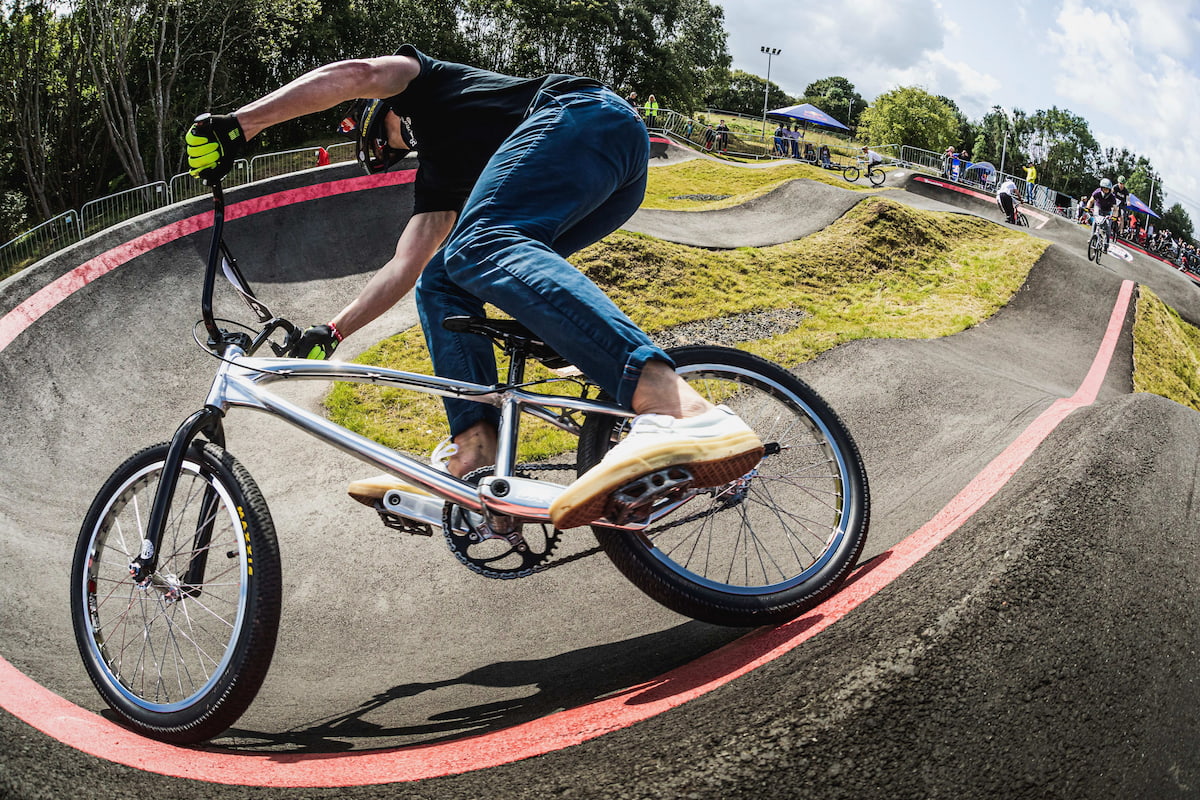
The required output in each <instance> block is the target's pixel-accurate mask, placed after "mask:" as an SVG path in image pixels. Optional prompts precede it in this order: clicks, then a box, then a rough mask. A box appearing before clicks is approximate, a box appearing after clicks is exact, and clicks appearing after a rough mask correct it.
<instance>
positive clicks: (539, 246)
mask: <svg viewBox="0 0 1200 800" xmlns="http://www.w3.org/2000/svg"><path fill="white" fill-rule="evenodd" d="M648 158H649V156H648V142H647V139H646V134H645V130H644V129H642V128H641V126H640V124H639V123H638V122H637V118H636V116H635V115H633V114H632V112H629V110H628V107H627V104H625V103H624V102H623V101H621V100H620V98H618V97H616V95H613V94H612V93H611V92H608V91H606V90H600V89H595V90H587V91H584V92H572V93H568V94H566V95H563V96H560V97H554V96H549V95H543V96H541V97H540V98H539V101H538V104H537V107H536V109H535V111H534V112H533V113H531V114H530V116H529V117H528V118H527V119H526V120H525V121H524V122H523V123H522V124H521V125H520V127H518V129H517V130H516V132H514V134H513V135H512V136H510V137H509V139H508V140H507V141H506V142H505V143H504V144H503V145H502V146H501V148H500V150H499V151H498V152H497V153H496V154H495V156H493V157H492V159H491V161H490V162H489V163H488V165H487V167H486V168H485V169H484V172H483V174H482V175H481V176H480V178H479V181H478V182H477V183H476V185H475V188H474V190H473V191H472V193H471V196H470V198H469V199H468V200H467V203H466V206H465V207H464V209H463V213H462V216H461V217H460V219H459V221H458V224H457V225H456V226H455V229H454V231H453V232H452V233H451V235H450V239H449V241H448V242H447V244H446V247H445V250H444V253H445V274H446V277H447V279H448V281H449V282H450V284H451V285H452V286H453V287H457V291H458V292H459V293H462V294H466V295H469V296H472V297H478V298H482V299H484V300H486V301H488V302H491V303H493V304H495V305H496V306H498V307H499V308H500V309H501V310H503V311H505V312H506V313H508V314H510V315H512V316H513V317H514V318H516V319H518V320H520V321H521V322H522V323H524V324H525V325H527V326H528V327H529V328H530V329H531V330H533V331H534V332H535V333H537V334H538V335H539V336H540V337H542V338H543V339H544V340H545V341H546V342H547V343H549V344H550V345H551V346H552V347H554V348H555V350H557V351H558V352H559V353H560V354H561V355H563V356H564V357H565V358H567V359H568V360H569V361H571V362H572V363H573V364H575V365H576V366H577V367H579V368H580V369H581V370H583V372H584V373H585V374H587V375H588V377H590V378H591V379H592V380H594V381H596V382H597V383H598V384H600V385H601V386H602V387H603V388H604V389H605V390H606V391H608V392H609V393H610V394H611V395H612V396H613V397H614V398H615V399H616V400H617V402H618V403H620V404H622V405H624V406H626V407H630V406H631V403H632V398H633V392H634V388H635V387H636V384H637V380H638V377H639V376H640V374H641V370H642V368H643V366H644V365H645V363H646V362H647V361H648V360H650V359H651V358H658V359H661V360H663V361H668V362H669V359H668V357H667V355H666V353H665V352H664V351H663V350H662V349H661V348H659V347H658V346H656V345H655V344H654V342H653V341H652V340H651V339H650V337H648V336H647V335H646V334H645V333H644V332H642V331H641V329H640V328H638V327H637V325H635V324H634V323H633V322H632V321H631V320H630V319H629V318H628V317H627V316H626V315H625V314H624V313H623V312H621V311H620V309H618V308H617V307H616V305H615V304H614V303H613V302H612V301H611V300H610V299H609V298H608V296H607V295H605V294H604V293H603V292H602V291H601V290H600V289H599V287H597V286H596V285H595V284H594V283H592V281H591V280H589V279H588V278H587V277H586V276H585V275H583V274H582V273H581V272H580V271H579V270H577V269H576V268H575V267H573V266H572V265H571V264H569V263H568V262H567V261H566V260H565V258H564V257H563V256H564V255H566V254H568V253H570V252H572V251H573V250H575V249H577V248H580V247H583V246H584V245H586V244H589V243H591V242H594V241H597V240H599V239H600V238H602V237H604V236H605V235H607V234H608V233H610V232H612V231H613V230H615V229H616V228H617V227H619V226H620V224H621V223H623V222H624V221H625V220H626V219H628V218H629V217H630V216H631V215H632V214H633V212H634V211H635V210H636V209H637V207H638V205H639V203H640V202H641V199H642V196H643V193H644V191H645V180H646V166H647V162H648ZM419 288H420V290H421V293H422V296H421V297H420V298H419V299H420V302H421V303H422V305H426V304H427V303H429V302H430V297H429V295H430V289H431V288H432V287H431V285H430V282H429V281H427V280H426V277H425V276H422V278H421V283H420V285H419ZM436 288H437V289H438V290H439V291H440V292H443V293H445V292H450V291H452V290H453V289H452V288H451V287H450V286H446V285H439V286H437V287H436ZM445 333H448V332H445ZM427 335H428V336H430V338H431V346H432V347H433V348H434V349H435V350H440V349H442V348H448V347H454V346H456V345H455V344H454V343H453V342H451V341H450V339H451V338H462V337H461V336H458V335H454V336H452V337H448V336H446V335H445V334H444V333H443V332H442V331H439V330H437V329H432V330H427ZM472 338H478V337H472ZM463 366H466V367H468V368H470V367H471V366H472V365H471V364H469V363H467V364H464V365H463ZM451 377H459V378H462V379H468V380H473V379H474V378H473V375H465V374H464V375H453V376H451ZM457 405H458V402H455V401H451V402H448V403H447V406H448V409H449V408H450V407H451V406H457ZM471 405H475V404H471ZM451 413H452V416H453V415H454V412H451Z"/></svg>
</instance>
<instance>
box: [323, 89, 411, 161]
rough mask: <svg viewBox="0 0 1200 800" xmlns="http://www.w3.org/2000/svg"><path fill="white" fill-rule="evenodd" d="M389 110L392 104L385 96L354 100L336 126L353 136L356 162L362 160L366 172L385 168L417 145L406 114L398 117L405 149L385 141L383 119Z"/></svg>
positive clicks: (385, 134) (386, 138)
mask: <svg viewBox="0 0 1200 800" xmlns="http://www.w3.org/2000/svg"><path fill="white" fill-rule="evenodd" d="M391 110H392V107H391V106H390V105H389V104H388V102H387V101H386V100H378V99H359V100H355V101H354V103H353V105H351V106H350V109H349V110H348V111H347V112H346V116H345V117H344V118H343V119H342V122H341V124H340V125H339V126H338V130H339V131H340V132H341V133H344V134H346V135H347V136H353V137H354V144H355V150H356V151H357V154H358V163H360V164H362V166H363V169H365V170H366V171H367V173H368V174H371V175H373V174H375V173H377V172H386V171H387V170H388V169H390V168H391V167H392V166H394V165H395V164H396V162H398V161H399V160H400V159H402V158H404V156H406V155H408V150H416V149H417V139H416V137H415V136H414V135H413V131H412V120H411V119H409V118H408V117H401V118H400V122H401V128H402V134H401V135H402V137H403V138H404V145H405V147H406V148H407V150H406V149H401V148H397V147H392V146H391V145H390V144H389V143H388V134H387V128H386V127H385V125H384V119H385V118H386V117H387V114H388V112H389V111H391Z"/></svg>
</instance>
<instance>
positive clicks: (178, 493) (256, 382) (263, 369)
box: [70, 184, 870, 744]
mask: <svg viewBox="0 0 1200 800" xmlns="http://www.w3.org/2000/svg"><path fill="white" fill-rule="evenodd" d="M213 200H214V215H213V232H212V242H211V245H210V248H209V252H208V259H207V267H206V270H205V274H204V283H203V291H202V296H201V316H202V320H201V321H200V322H197V323H196V326H195V327H194V329H193V337H194V338H195V339H196V342H197V344H198V345H199V346H200V347H202V348H203V349H204V350H205V351H207V352H208V353H209V354H210V355H211V356H212V357H213V358H214V360H215V362H216V375H215V377H214V379H213V381H212V385H211V388H210V389H209V392H208V396H207V398H206V399H205V401H204V404H203V406H202V407H201V408H200V409H199V410H197V411H195V412H194V413H193V414H191V415H190V416H189V417H188V418H187V419H186V420H185V421H184V422H183V424H182V425H180V427H179V428H178V430H177V431H176V432H175V434H174V436H173V437H172V438H171V439H170V440H169V441H167V442H163V443H161V444H156V445H153V446H150V447H147V448H145V449H143V450H141V451H139V452H137V453H135V454H134V455H132V456H130V457H129V458H128V460H126V461H125V462H124V463H123V464H122V465H121V466H120V467H118V468H117V469H116V471H115V472H114V473H113V474H112V476H111V477H109V478H108V480H107V481H106V482H105V483H104V485H103V487H102V488H101V489H100V491H99V493H98V494H97V495H96V498H95V500H94V501H93V502H92V504H91V507H90V509H89V510H88V512H87V516H86V518H85V519H84V522H83V526H82V529H81V531H80V534H79V539H78V542H77V545H76V548H75V555H74V561H73V565H72V571H71V584H70V604H71V615H72V621H73V625H74V630H75V638H76V642H77V645H78V648H79V652H80V654H81V656H82V659H83V663H84V666H85V668H86V669H87V672H88V674H89V676H90V677H91V679H92V681H93V683H94V684H95V686H96V688H97V689H98V690H99V692H100V694H101V695H102V697H103V699H104V700H105V702H106V703H107V704H108V705H109V706H110V707H111V708H112V709H113V711H114V712H116V714H117V715H118V717H119V718H120V719H121V720H122V721H123V722H124V723H125V724H127V725H128V726H130V727H132V728H133V729H134V730H136V731H138V732H139V733H141V734H143V735H146V736H149V737H152V738H155V739H159V740H162V741H167V742H171V743H176V744H189V743H196V742H201V741H204V740H207V739H210V738H212V737H214V736H218V735H219V734H221V733H222V732H223V731H224V730H225V729H227V728H228V727H229V726H230V725H232V724H233V723H234V722H235V721H236V720H237V719H238V717H239V716H241V714H242V713H243V712H244V711H245V710H246V709H247V708H248V707H249V705H250V703H251V702H252V701H253V699H254V697H255V695H256V693H257V692H258V689H259V688H260V686H261V684H262V681H263V679H264V677H265V675H266V673H267V670H268V667H269V665H270V662H271V658H272V655H273V652H274V648H275V640H276V634H277V631H278V627H279V621H280V615H281V613H282V603H281V570H282V566H281V562H280V553H279V546H278V543H277V539H276V536H277V532H276V528H275V524H274V522H273V521H272V517H271V512H270V510H269V508H268V505H267V501H266V499H265V498H264V497H263V494H262V492H261V491H260V490H259V488H258V486H257V485H256V483H255V482H254V479H253V478H252V477H251V476H250V474H249V472H247V470H246V469H245V468H244V467H243V466H242V465H241V463H239V462H238V460H237V459H235V458H234V456H233V455H231V454H230V452H229V451H228V450H227V449H226V436H225V432H224V428H223V424H222V421H223V419H224V417H225V415H226V414H227V413H228V412H230V411H233V410H234V409H250V410H255V411H260V412H264V413H266V414H270V415H273V416H275V417H278V418H281V419H283V420H285V421H286V422H288V423H290V424H291V425H293V426H295V427H296V428H298V429H300V430H301V431H304V432H305V433H308V434H310V435H312V436H313V437H315V438H317V439H319V440H321V441H323V442H325V443H326V444H329V445H332V446H333V447H335V448H338V449H340V450H342V451H344V452H346V453H349V454H351V455H353V456H356V457H357V458H359V459H361V460H362V461H364V462H366V463H367V464H371V465H373V466H375V467H376V468H379V469H383V470H385V471H386V472H388V473H390V474H392V475H395V476H397V477H399V478H401V479H402V480H403V481H405V482H407V483H408V484H411V486H412V487H414V491H412V492H405V491H399V490H395V489H393V490H391V491H389V492H387V494H386V495H385V496H384V497H383V498H382V499H381V500H379V501H377V502H376V510H377V511H378V513H379V515H380V518H381V520H382V521H383V523H384V524H385V525H387V526H388V527H389V528H392V529H394V530H396V531H397V532H398V535H403V534H412V535H414V536H415V537H418V538H416V539H414V540H413V541H416V542H417V543H418V546H419V545H420V544H424V541H422V539H421V538H420V537H433V536H434V535H435V534H438V533H440V534H441V536H442V538H443V539H444V541H445V543H446V544H447V545H448V547H449V549H450V550H451V551H452V552H453V553H454V555H455V556H456V557H457V559H458V560H459V561H460V562H461V563H462V564H463V565H465V566H467V567H469V568H470V569H472V570H474V571H475V572H477V573H478V574H480V575H484V576H486V577H491V578H508V579H513V578H522V577H526V576H530V575H534V574H536V573H538V572H539V571H541V570H543V569H545V568H547V566H548V565H552V563H553V562H552V560H551V559H552V558H553V551H554V548H555V545H556V544H557V543H558V540H559V536H560V534H561V533H562V532H561V531H558V530H556V529H555V528H554V527H553V525H552V524H551V523H550V516H549V508H550V505H551V503H552V501H553V500H554V499H555V498H556V497H557V496H558V494H559V493H561V492H562V491H563V489H564V488H565V483H556V482H555V481H554V480H553V479H552V476H553V475H555V474H561V472H556V471H554V470H545V469H543V467H544V466H545V464H543V463H542V461H544V460H545V459H544V456H543V457H541V460H538V459H535V460H532V461H531V460H528V459H527V460H525V461H522V453H521V452H520V449H521V448H520V447H519V443H520V442H521V441H522V440H521V437H520V436H519V435H518V434H519V430H520V427H521V425H522V423H526V424H529V421H531V420H534V421H538V424H544V425H548V426H549V427H551V428H552V429H554V431H553V432H554V434H555V435H558V436H561V437H562V438H563V439H564V440H565V442H566V444H564V445H562V446H561V448H560V449H561V450H562V451H563V456H562V457H563V458H565V459H566V462H567V464H568V469H567V473H569V475H570V476H574V475H576V474H582V473H583V472H586V471H587V470H588V469H589V468H590V467H592V466H593V465H594V464H596V463H597V462H598V461H599V460H600V459H601V457H602V456H603V455H604V454H605V453H606V452H607V451H608V450H609V449H610V448H611V447H612V446H613V445H614V444H615V443H616V442H618V441H620V439H621V438H622V436H623V435H624V434H625V432H626V430H627V429H628V426H629V423H630V421H631V418H632V416H633V415H632V413H631V412H629V411H628V410H626V409H624V408H622V407H620V406H618V405H616V404H615V403H613V402H611V401H610V400H609V399H608V398H606V397H604V396H603V395H602V393H601V392H600V390H599V389H598V388H597V387H596V386H594V385H593V384H591V383H590V382H588V381H587V379H586V378H583V377H581V376H578V374H577V373H576V374H575V375H574V376H568V377H560V376H559V375H557V374H556V373H554V372H551V371H549V370H546V371H545V374H547V375H549V377H546V378H544V379H540V380H532V379H528V378H527V376H526V374H525V373H526V366H527V365H531V366H536V365H532V364H531V362H541V363H543V364H546V365H548V366H549V367H551V368H554V369H560V370H561V368H563V367H565V366H566V362H565V361H564V360H563V359H562V358H561V357H559V356H558V355H557V354H556V353H555V352H554V351H553V350H552V349H550V348H549V347H548V346H547V345H546V344H545V343H543V342H542V341H540V340H539V339H538V338H537V337H536V336H534V335H533V334H532V333H531V332H529V331H528V330H527V329H525V328H524V327H523V326H521V325H520V324H519V323H516V322H514V321H511V320H495V319H485V318H467V317H458V318H451V319H448V320H446V321H445V324H446V325H447V326H450V327H452V328H455V329H457V330H460V331H464V332H471V333H475V334H478V335H481V336H487V337H489V338H491V339H492V340H493V341H494V342H495V343H496V344H497V345H498V346H499V347H500V349H502V350H503V351H504V353H505V354H506V355H507V356H508V358H509V364H508V367H507V375H506V380H505V381H504V382H503V383H500V384H498V385H494V386H484V385H477V384H472V383H465V382H461V381H455V380H449V379H446V378H440V377H436V376H432V375H425V374H417V373H411V372H404V371H399V370H393V369H385V368H381V367H376V366H366V365H359V364H354V363H341V362H330V361H320V360H311V361H310V360H304V359H295V358H286V357H282V356H283V354H284V353H287V352H288V351H289V347H290V345H291V344H292V342H294V341H295V340H296V338H297V337H298V336H299V332H298V329H297V327H296V326H295V325H293V324H292V323H291V322H289V321H287V320H286V319H283V318H281V317H277V316H275V314H274V313H273V312H272V311H271V310H270V309H269V308H268V307H267V306H266V305H265V304H264V303H263V302H262V301H261V300H259V299H258V298H257V297H256V296H255V294H254V292H253V291H252V290H251V288H250V285H249V283H248V282H247V281H246V279H245V277H244V275H243V272H242V270H241V268H240V267H239V266H238V264H237V262H236V261H235V260H234V259H233V257H232V255H231V253H230V250H229V248H228V247H227V246H226V244H225V241H224V239H223V235H222V231H223V226H224V198H223V194H222V191H221V187H220V185H219V184H218V185H216V186H214V187H213ZM218 274H222V275H224V277H225V278H226V279H228V282H229V283H230V284H231V286H232V287H233V290H235V291H236V294H237V295H240V297H241V298H242V299H243V300H244V301H245V303H246V304H247V305H248V307H249V309H250V312H251V313H252V314H253V316H254V317H255V318H256V320H257V321H256V322H255V323H253V324H250V325H245V324H241V323H237V322H233V321H230V320H224V319H217V318H215V317H214V314H213V294H214V288H215V285H216V283H217V276H218ZM260 351H266V352H267V353H268V354H269V355H266V356H261V355H258V353H259V352H260ZM670 352H671V355H672V357H673V358H674V359H675V361H676V364H677V367H678V371H679V372H680V374H682V375H683V376H684V377H685V378H686V380H688V381H689V382H690V383H691V385H692V386H694V387H695V388H696V389H697V390H698V391H699V392H700V393H701V394H702V395H704V396H705V397H707V398H708V399H710V400H711V401H713V402H719V403H724V404H726V405H727V406H729V407H730V408H732V409H733V410H734V411H735V412H736V413H738V414H739V415H740V416H741V417H742V419H744V420H745V421H746V422H747V423H748V424H750V425H751V426H752V427H753V428H754V430H755V432H756V433H757V434H758V436H759V438H760V439H761V440H762V441H763V443H764V445H765V454H764V456H763V457H762V459H761V461H760V462H759V463H758V464H757V465H756V466H755V467H754V468H753V469H751V470H750V471H749V472H747V473H746V474H745V475H743V476H741V477H740V478H738V479H737V480H734V481H731V482H729V483H728V484H726V485H724V486H720V487H716V488H705V489H697V488H694V487H693V486H691V485H690V475H689V473H688V472H687V470H686V469H685V468H684V469H681V468H672V469H669V470H663V471H662V472H661V473H655V474H651V475H648V476H645V477H644V478H641V479H638V480H636V481H633V482H631V483H630V484H629V485H627V486H624V487H622V488H621V489H619V490H618V491H617V492H615V493H614V495H613V496H612V498H611V499H610V501H609V504H608V506H607V508H606V516H605V518H602V519H599V520H596V521H595V522H594V523H592V524H591V532H592V534H593V535H594V537H595V539H596V540H597V541H598V549H601V550H603V552H604V553H605V554H606V555H607V556H608V558H609V560H611V562H612V563H613V564H614V565H615V566H616V568H617V569H618V570H620V571H621V572H622V573H623V574H624V575H625V576H626V577H627V578H628V579H629V580H631V581H632V582H633V583H634V584H635V585H637V586H638V587H639V588H640V589H642V590H643V591H644V592H645V593H646V594H648V595H649V596H650V597H652V598H653V599H655V600H656V601H658V602H660V603H662V604H664V605H666V606H667V607H669V608H671V609H673V610H675V611H677V612H679V613H681V614H684V615H687V616H690V617H693V618H695V619H699V620H705V621H708V622H711V623H715V624H721V625H732V626H756V625H763V624H773V623H779V622H782V621H785V620H788V619H791V618H794V617H795V616H797V615H798V614H800V613H802V612H804V611H805V610H807V609H809V608H811V607H813V606H814V605H816V604H817V603H819V602H820V601H822V600H823V599H825V598H826V597H828V596H829V595H830V594H831V593H833V592H834V591H836V590H837V588H838V586H839V584H840V583H841V582H842V581H843V580H844V579H845V578H846V577H847V575H848V574H849V572H850V570H851V569H852V568H853V567H854V565H855V563H856V561H857V559H858V557H859V555H860V553H861V552H862V549H863V546H864V544H865V542H866V536H867V527H868V520H869V506H870V502H869V497H868V488H867V479H866V475H865V471H864V468H863V463H862V459H861V457H860V454H859V451H858V448H857V446H856V445H855V443H854V440H853V439H852V438H851V436H850V433H849V432H848V431H847V430H846V428H845V426H844V425H843V424H842V422H841V421H840V420H839V419H838V417H837V415H836V414H835V413H834V412H833V410H832V409H831V408H830V407H829V406H828V405H827V404H826V403H825V402H824V401H823V400H822V399H821V398H820V396H818V395H817V393H816V392H815V391H813V390H812V389H811V388H810V387H809V386H807V385H806V384H805V383H803V382H802V381H801V380H799V379H798V378H796V377H795V376H794V375H792V374H791V373H790V372H788V371H787V370H785V369H783V368H781V367H779V366H777V365H775V364H773V363H771V362H769V361H766V360H764V359H761V358H758V357H756V356H753V355H751V354H748V353H745V352H742V351H739V350H734V349H729V348H723V347H715V346H689V347H681V348H677V349H673V350H672V351H670ZM311 380H317V381H351V382H358V383H366V384H375V385H381V386H388V387H402V388H406V389H409V390H413V391H416V392H420V393H425V394H430V395H435V396H439V397H458V398H467V399H471V400H475V401H478V402H487V403H493V404H496V405H498V406H499V408H500V411H501V422H500V427H499V442H500V447H499V452H498V455H497V459H496V464H495V465H494V466H493V467H489V468H486V469H484V470H477V471H476V472H475V473H472V474H471V475H468V476H466V477H465V478H457V477H454V476H452V475H449V474H447V473H446V472H443V471H441V470H440V469H437V468H435V467H434V466H432V465H430V464H429V463H427V462H425V461H424V460H423V459H419V458H417V457H416V456H413V455H409V454H406V453H403V452H399V451H397V450H393V449H391V448H389V447H386V446H384V445H382V444H379V443H378V442H375V441H373V440H371V439H368V438H366V437H364V436H361V435H359V434H357V433H354V432H352V431H350V430H348V429H346V428H344V427H342V426H340V425H338V424H336V423H334V422H332V421H330V420H328V419H326V418H325V417H323V416H321V415H319V414H317V413H314V412H310V411H308V410H306V409H304V408H301V407H299V406H297V405H294V404H292V403H290V402H288V401H286V400H284V399H282V398H280V397H278V396H277V395H275V394H272V393H271V391H270V386H271V384H274V383H277V382H286V381H311ZM569 480H571V477H568V478H566V481H568V482H569ZM579 533H580V534H581V535H585V534H583V531H580V532H579ZM284 534H285V535H286V532H284Z"/></svg>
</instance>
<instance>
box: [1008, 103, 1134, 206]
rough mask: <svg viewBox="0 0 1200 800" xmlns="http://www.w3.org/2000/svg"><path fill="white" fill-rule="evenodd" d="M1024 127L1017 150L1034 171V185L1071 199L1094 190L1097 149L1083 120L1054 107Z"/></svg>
mask: <svg viewBox="0 0 1200 800" xmlns="http://www.w3.org/2000/svg"><path fill="white" fill-rule="evenodd" d="M1027 125H1028V127H1027V128H1025V129H1024V130H1022V131H1020V132H1019V134H1018V135H1019V136H1020V140H1021V141H1020V144H1021V149H1022V150H1023V151H1024V152H1025V153H1027V154H1028V156H1029V158H1031V159H1033V161H1034V163H1035V164H1036V165H1037V167H1038V183H1040V184H1042V185H1043V186H1053V187H1054V188H1055V189H1058V190H1059V191H1061V192H1065V193H1067V194H1069V195H1071V196H1073V197H1079V196H1081V195H1082V194H1084V193H1086V192H1090V191H1092V190H1093V189H1094V188H1095V186H1096V182H1097V181H1098V180H1099V178H1100V176H1099V175H1097V172H1098V170H1099V169H1100V167H1101V166H1102V164H1101V158H1100V145H1099V144H1097V142H1096V137H1094V136H1093V135H1092V131H1091V129H1090V128H1089V127H1088V123H1087V120H1085V119H1084V118H1083V117H1080V116H1078V115H1076V114H1072V113H1071V112H1070V111H1067V110H1065V109H1060V108H1058V107H1057V106H1055V107H1053V108H1051V109H1050V110H1049V111H1038V112H1036V113H1035V114H1034V115H1033V116H1031V117H1029V119H1028V121H1027ZM1114 177H1115V176H1114Z"/></svg>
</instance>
